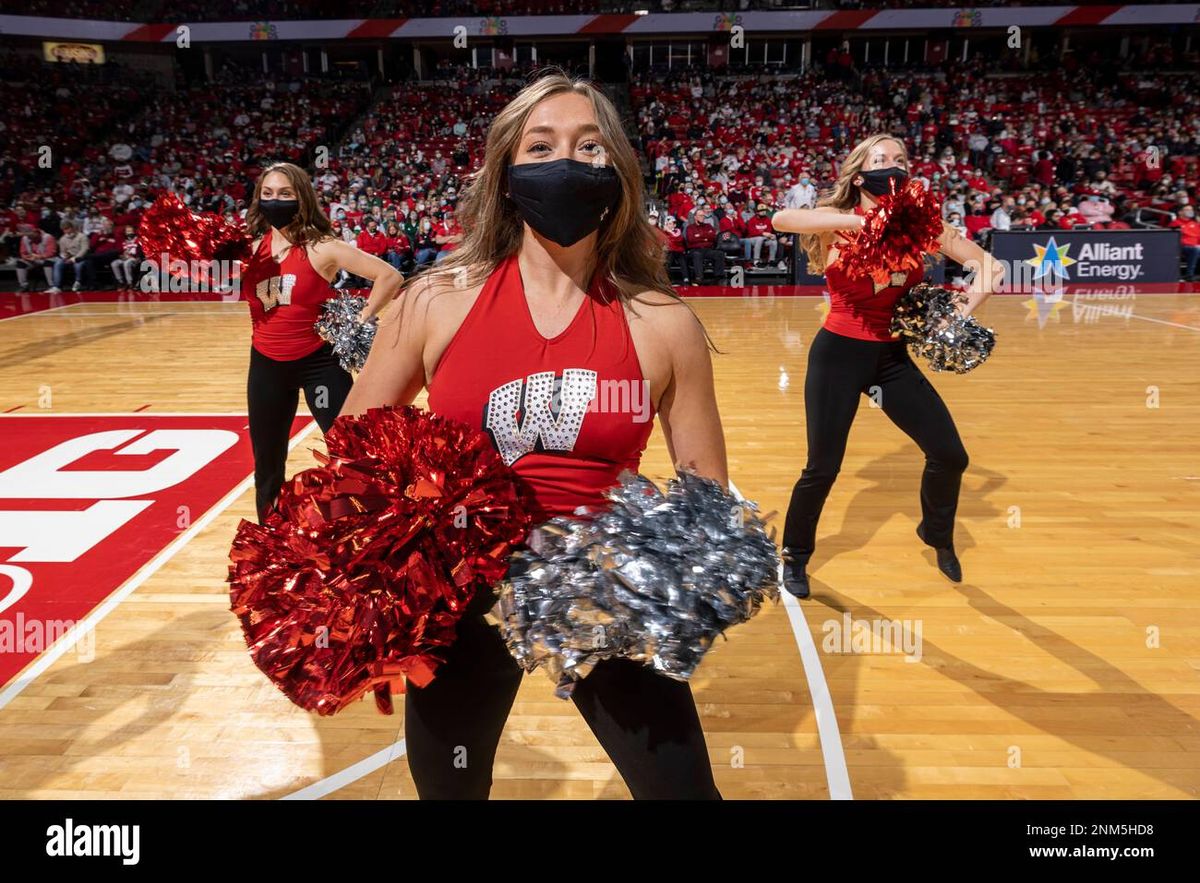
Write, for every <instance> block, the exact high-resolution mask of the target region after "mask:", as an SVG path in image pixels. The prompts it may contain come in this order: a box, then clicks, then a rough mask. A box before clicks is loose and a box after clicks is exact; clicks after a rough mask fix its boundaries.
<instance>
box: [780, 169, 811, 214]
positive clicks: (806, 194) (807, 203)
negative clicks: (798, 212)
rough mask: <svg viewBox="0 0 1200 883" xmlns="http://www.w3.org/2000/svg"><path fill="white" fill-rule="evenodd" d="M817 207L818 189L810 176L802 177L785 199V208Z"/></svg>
mask: <svg viewBox="0 0 1200 883" xmlns="http://www.w3.org/2000/svg"><path fill="white" fill-rule="evenodd" d="M816 205H817V188H816V187H814V186H813V183H812V179H811V178H809V177H808V175H802V176H801V177H800V180H799V181H797V182H796V184H795V185H794V186H793V187H792V188H791V189H789V190H788V192H787V195H786V196H785V197H784V199H783V207H784V208H815V207H816Z"/></svg>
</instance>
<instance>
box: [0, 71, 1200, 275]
mask: <svg viewBox="0 0 1200 883" xmlns="http://www.w3.org/2000/svg"><path fill="white" fill-rule="evenodd" d="M1086 61H1087V60H1086V59H1084V60H1083V63H1081V64H1079V65H1077V66H1072V65H1058V66H1053V65H1047V66H1046V67H1045V69H1043V70H1038V71H1031V72H1025V73H1023V74H1020V75H1011V74H1007V73H1006V72H1004V71H1003V70H1000V69H999V68H997V67H995V66H994V65H989V64H988V63H986V62H984V61H983V60H978V61H974V62H971V63H968V64H959V63H952V62H946V63H944V64H942V65H937V66H932V67H927V68H924V69H920V70H914V69H905V70H900V69H883V68H866V69H864V70H853V71H852V72H851V75H850V76H847V77H835V76H831V75H829V73H827V72H823V71H815V70H814V71H809V72H807V73H796V72H793V73H787V72H783V71H780V72H776V73H770V74H767V73H763V71H762V69H761V68H759V69H756V70H754V71H745V70H732V71H726V72H722V73H715V72H713V71H711V70H707V69H689V70H682V71H681V70H679V69H676V70H674V71H666V72H662V71H658V72H637V73H635V74H634V76H633V78H632V81H631V84H630V87H629V98H630V104H631V107H632V109H633V117H634V118H633V120H632V121H631V122H632V123H633V124H634V125H635V127H636V131H637V135H638V141H639V144H638V147H639V149H640V151H641V152H642V153H643V155H644V158H645V162H646V165H645V168H646V171H647V180H648V186H649V191H650V193H651V194H652V197H653V199H652V202H651V205H650V207H649V211H650V215H651V217H652V219H653V220H654V222H655V223H656V224H657V225H658V226H659V227H660V228H661V231H662V237H663V239H664V242H665V243H666V247H667V250H668V253H669V260H670V264H671V268H672V272H673V274H674V277H675V278H676V280H677V281H679V282H680V283H682V284H687V283H699V282H702V281H705V280H706V278H711V279H713V280H714V281H718V282H720V281H724V279H725V274H726V271H727V270H728V269H730V268H731V267H735V266H740V267H742V268H743V269H745V270H747V271H755V270H759V271H763V272H779V271H780V270H781V269H782V268H784V267H786V266H787V263H786V262H787V261H788V260H790V258H791V249H790V247H789V246H790V242H789V240H788V239H787V238H786V237H777V236H776V235H775V234H774V232H773V230H772V229H771V225H770V216H771V214H773V213H774V212H775V211H776V210H778V209H780V208H784V207H811V206H813V205H814V204H815V203H816V201H817V199H818V198H819V195H820V193H821V191H822V190H824V189H825V188H828V187H829V186H830V185H831V184H832V183H833V182H834V180H835V177H836V173H837V169H838V166H839V163H840V162H841V160H842V159H843V158H844V156H845V154H846V152H847V151H848V150H849V148H850V147H851V146H853V144H854V143H855V142H857V141H858V140H859V139H861V138H862V137H864V136H865V135H867V134H870V133H874V132H878V131H887V132H891V133H894V134H895V135H897V137H900V138H902V139H903V140H904V141H905V143H906V144H907V145H908V148H909V151H910V159H911V169H912V173H913V174H914V175H915V176H916V177H918V178H920V179H921V180H922V181H923V182H925V183H926V184H927V185H928V186H930V187H932V188H934V189H936V190H938V191H939V192H940V193H941V195H942V196H943V199H944V212H945V218H946V220H947V222H948V223H950V224H952V225H953V226H955V227H957V228H959V229H960V230H961V231H962V232H963V233H964V235H967V236H970V237H972V238H974V239H975V240H977V241H979V242H981V243H982V244H984V245H986V244H987V243H988V240H989V237H990V235H991V233H992V232H993V231H996V230H1009V229H1020V228H1040V229H1047V230H1054V229H1070V228H1073V227H1079V226H1090V227H1093V228H1113V227H1121V226H1128V225H1139V224H1152V225H1157V226H1177V227H1180V228H1181V232H1182V241H1183V244H1184V247H1185V262H1186V265H1185V267H1184V271H1185V273H1186V274H1187V275H1188V276H1193V277H1194V276H1195V274H1196V270H1197V255H1200V222H1197V221H1196V219H1195V203H1196V199H1197V196H1198V194H1197V181H1198V180H1200V75H1198V74H1197V73H1195V70H1196V67H1195V65H1194V64H1192V72H1191V73H1169V72H1156V73H1153V74H1145V73H1137V72H1122V71H1119V70H1112V71H1110V73H1109V74H1108V75H1106V76H1101V75H1098V74H1097V72H1096V70H1095V69H1094V68H1091V67H1090V66H1089V65H1088V64H1087V63H1086ZM1183 61H1188V62H1189V63H1190V62H1192V61H1194V60H1183ZM22 65H23V66H24V67H23V69H21V68H22ZM0 70H3V71H4V73H5V77H6V84H7V82H9V81H10V78H12V77H21V78H23V81H25V82H28V81H30V80H33V79H36V80H38V81H40V82H43V83H45V84H46V87H45V88H44V89H43V90H42V93H41V94H42V95H43V97H44V99H45V100H44V101H42V102H26V103H24V104H22V103H20V102H19V101H18V102H17V103H15V104H14V103H11V101H10V103H6V104H5V105H3V110H4V111H5V113H4V116H3V119H2V121H0V125H2V126H3V127H4V128H3V130H0V134H3V135H5V138H4V139H3V141H4V145H5V146H4V148H3V149H4V153H3V155H0V160H2V164H0V262H3V261H4V260H5V259H9V260H10V261H11V262H15V265H16V266H17V268H18V269H19V270H21V273H20V274H19V279H18V282H19V283H20V284H22V285H23V286H29V287H40V286H42V285H43V284H44V285H45V286H46V288H47V289H48V290H55V289H62V288H64V287H68V286H70V287H94V286H96V285H106V284H108V285H111V284H117V285H126V286H133V285H135V284H136V282H137V279H136V278H135V276H136V266H135V263H134V260H135V259H136V258H138V257H140V256H139V255H137V254H136V237H134V236H133V235H132V232H133V231H134V230H136V226H137V223H138V221H139V219H140V216H141V213H142V212H143V211H144V209H145V208H146V206H147V205H148V204H150V203H151V202H152V201H153V199H154V198H155V197H156V195H157V194H158V193H160V192H161V191H162V190H164V189H168V188H169V189H172V190H174V191H176V192H178V193H180V194H181V195H182V196H183V198H184V199H185V201H186V202H188V203H189V205H191V206H192V207H193V208H194V209H196V210H199V211H217V212H224V213H230V212H234V211H237V210H239V209H240V208H241V207H243V206H244V204H245V200H246V198H247V196H248V195H249V193H250V190H251V188H252V187H253V182H254V179H255V177H256V176H257V173H258V170H259V169H260V168H262V167H263V166H264V165H265V164H267V163H269V162H271V161H275V160H280V159H286V160H291V161H294V162H297V163H299V164H301V165H304V166H306V167H307V168H309V169H310V170H311V172H312V174H313V180H314V183H315V185H316V187H317V190H318V193H319V195H320V198H321V200H322V204H323V207H324V208H325V210H326V211H327V212H328V214H329V216H330V218H331V220H332V221H333V223H334V227H335V231H336V233H337V235H339V236H341V237H343V238H344V239H346V240H347V241H353V242H355V243H357V244H358V245H359V246H360V247H361V248H363V249H364V250H366V251H369V252H371V253H372V254H376V255H378V256H380V257H382V258H384V259H385V260H388V261H390V262H391V263H392V264H393V265H394V266H396V267H397V268H399V269H401V270H402V271H403V272H406V273H409V272H412V271H414V270H417V269H420V268H422V267H425V266H428V265H429V264H431V263H434V262H436V261H437V260H438V259H439V257H440V256H444V255H445V254H447V253H449V251H451V250H452V249H453V248H454V246H455V243H456V241H457V240H458V239H459V238H460V237H461V228H460V227H459V225H458V223H457V221H456V220H455V217H454V211H455V205H456V202H457V198H458V194H459V193H460V192H461V190H462V187H463V184H464V181H465V178H466V175H467V174H468V173H469V172H470V171H471V170H472V169H474V168H477V167H478V164H479V162H480V160H481V158H482V150H483V146H484V140H485V136H486V131H487V126H488V124H489V123H490V121H491V119H492V117H493V115H494V114H495V113H496V111H497V110H498V109H499V108H500V107H502V106H503V105H504V104H505V103H506V102H507V101H508V99H509V98H510V97H511V96H512V95H513V94H514V93H515V92H516V91H517V90H518V89H519V88H520V87H521V85H522V84H523V83H524V82H525V79H526V76H527V75H528V73H529V71H528V70H527V69H519V70H515V71H511V72H508V73H500V72H495V71H484V70H472V69H470V68H467V67H462V66H453V65H450V64H448V63H442V64H441V65H439V66H438V67H437V68H435V69H434V70H433V71H431V72H429V74H428V75H427V78H426V80H424V81H421V82H417V81H404V82H400V83H397V84H395V85H392V86H389V87H387V88H383V89H379V90H377V91H376V92H375V94H374V96H372V93H371V89H370V86H369V84H368V83H366V82H365V81H347V80H337V79H321V78H299V79H289V78H285V77H276V78H267V77H264V76H263V75H262V74H261V72H257V73H254V74H253V75H252V74H251V72H249V71H246V70H243V69H240V68H237V67H235V66H227V67H222V68H221V69H220V70H219V71H218V74H217V76H216V79H215V81H214V82H211V83H199V84H190V85H189V84H186V83H182V82H181V83H180V84H179V85H178V88H176V89H174V90H172V89H167V88H163V87H161V86H160V87H157V88H151V87H149V86H148V85H147V84H145V83H143V82H141V81H140V80H139V79H138V77H139V75H138V74H136V72H127V75H125V76H120V75H115V74H114V75H110V76H109V78H108V79H107V80H105V81H95V82H93V81H90V80H89V79H88V76H89V75H88V74H87V72H86V71H84V70H81V69H78V68H75V67H73V66H70V65H45V66H43V68H37V67H34V68H32V69H31V68H29V65H28V62H27V60H25V61H23V62H14V61H13V60H12V59H0ZM73 71H74V72H76V73H77V74H78V76H77V77H76V78H74V79H73V78H72V75H71V74H72V72H73ZM3 94H4V95H5V96H10V95H12V94H16V93H15V92H14V90H11V89H5V90H4V91H3ZM80 114H85V115H87V118H88V119H89V121H90V122H89V126H88V127H87V128H86V129H84V128H83V127H81V126H79V125H78V120H79V118H80ZM43 141H44V142H45V144H43V143H42V142H43ZM46 145H49V146H50V148H51V154H52V156H53V157H54V162H53V163H52V168H50V169H44V168H39V163H38V156H39V152H38V151H39V149H40V148H41V147H44V146H46ZM317 148H328V149H327V150H320V151H318V150H317ZM11 265H12V264H11V263H10V266H11Z"/></svg>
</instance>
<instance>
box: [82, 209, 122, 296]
mask: <svg viewBox="0 0 1200 883" xmlns="http://www.w3.org/2000/svg"><path fill="white" fill-rule="evenodd" d="M120 253H121V249H120V246H119V245H118V243H117V237H116V236H114V235H113V222H112V221H110V220H109V219H108V218H105V217H101V218H100V229H99V230H98V231H97V232H96V234H95V235H94V236H92V238H91V245H90V248H89V252H88V256H87V259H86V261H85V262H84V263H85V269H86V271H87V273H86V276H87V284H88V286H89V287H91V288H98V287H99V280H100V270H102V269H104V270H107V269H109V268H110V267H111V266H112V262H113V261H114V260H115V259H116V257H117V256H118V255H119V254H120Z"/></svg>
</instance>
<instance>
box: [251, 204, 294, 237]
mask: <svg viewBox="0 0 1200 883" xmlns="http://www.w3.org/2000/svg"><path fill="white" fill-rule="evenodd" d="M258 210H259V211H260V212H262V214H263V217H264V218H266V219H267V223H268V224H270V225H271V226H272V227H274V228H275V229H276V230H282V229H283V228H284V227H286V226H287V225H288V224H290V223H292V220H293V219H294V218H295V217H296V213H297V212H299V211H300V200H298V199H260V200H259V201H258Z"/></svg>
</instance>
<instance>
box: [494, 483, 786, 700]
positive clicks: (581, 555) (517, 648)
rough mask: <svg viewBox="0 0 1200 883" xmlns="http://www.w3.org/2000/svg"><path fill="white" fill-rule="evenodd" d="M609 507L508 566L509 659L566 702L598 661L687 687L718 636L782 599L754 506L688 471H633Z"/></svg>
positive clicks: (503, 613) (770, 547)
mask: <svg viewBox="0 0 1200 883" xmlns="http://www.w3.org/2000/svg"><path fill="white" fill-rule="evenodd" d="M619 480H620V484H619V485H618V486H616V487H614V488H612V489H611V490H609V491H608V492H607V494H606V496H607V497H608V498H609V500H610V501H611V503H610V504H609V505H608V506H607V508H605V509H603V510H601V511H599V512H597V513H594V514H589V515H588V516H586V517H566V516H560V517H557V518H552V519H551V520H549V521H547V522H544V523H543V524H541V525H539V526H538V527H537V528H535V529H534V530H533V532H532V533H531V535H530V538H529V540H528V543H527V547H528V548H525V549H519V550H518V551H517V552H516V553H514V554H513V556H512V558H511V559H510V566H509V572H508V575H507V576H506V577H505V579H504V580H503V581H502V582H501V583H500V584H499V586H498V588H499V600H498V602H497V604H496V607H495V609H494V611H493V612H494V613H495V615H496V616H497V617H498V618H499V620H500V626H501V631H502V632H503V634H504V638H505V641H506V642H507V644H508V648H509V651H510V652H511V653H512V655H513V656H514V658H516V660H517V662H518V663H520V664H521V666H522V667H523V668H524V669H525V670H526V671H533V670H534V669H535V668H537V667H538V666H539V665H541V666H545V668H546V671H547V673H548V674H549V675H550V677H551V678H552V679H554V681H555V682H556V684H557V688H556V691H555V692H556V694H557V695H558V696H560V697H561V698H564V699H565V698H567V697H568V696H569V695H570V693H571V691H572V689H573V688H574V686H575V684H576V683H577V682H578V681H579V680H580V679H582V678H584V677H586V676H587V674H588V673H589V672H590V671H591V670H592V668H593V667H594V666H595V665H596V663H598V662H600V661H601V660H603V659H609V658H614V657H622V658H626V659H633V660H637V661H640V662H643V663H645V664H647V665H650V666H652V667H654V668H655V669H656V670H658V671H660V672H661V673H662V674H664V675H667V676H668V677H671V678H674V679H676V680H687V679H688V678H689V677H690V676H691V675H692V673H693V672H694V671H695V670H696V666H697V665H699V663H700V660H701V659H702V658H703V657H704V654H705V653H706V652H707V651H708V649H709V647H710V646H711V645H712V643H713V641H714V639H715V638H716V637H717V636H718V635H720V634H722V633H723V632H724V631H725V630H726V629H727V628H729V627H730V626H731V625H736V624H737V623H740V622H745V621H746V620H748V619H749V618H750V617H752V616H753V615H754V614H755V613H757V612H758V610H759V608H760V606H761V605H762V603H763V600H764V599H767V598H769V599H771V600H777V599H778V597H779V553H778V550H777V549H776V547H775V542H774V540H773V538H772V537H769V536H767V533H766V531H765V529H764V522H763V520H762V519H761V518H759V516H758V507H757V506H756V505H755V504H754V503H753V502H751V501H746V500H741V499H738V498H735V497H734V496H732V495H731V494H729V493H728V492H727V491H726V490H725V489H724V488H723V487H721V485H720V483H719V482H717V481H714V480H712V479H707V478H702V477H700V476H697V475H695V474H693V473H689V472H684V473H681V474H680V475H679V476H678V477H677V478H674V479H671V480H670V481H669V482H668V483H667V489H666V492H665V493H664V492H663V491H662V490H660V489H659V487H658V486H657V485H655V484H654V482H652V481H650V480H649V479H648V478H645V477H644V476H641V475H634V474H633V473H632V472H630V471H628V470H626V471H625V472H623V473H622V474H621V476H620V479H619Z"/></svg>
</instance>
